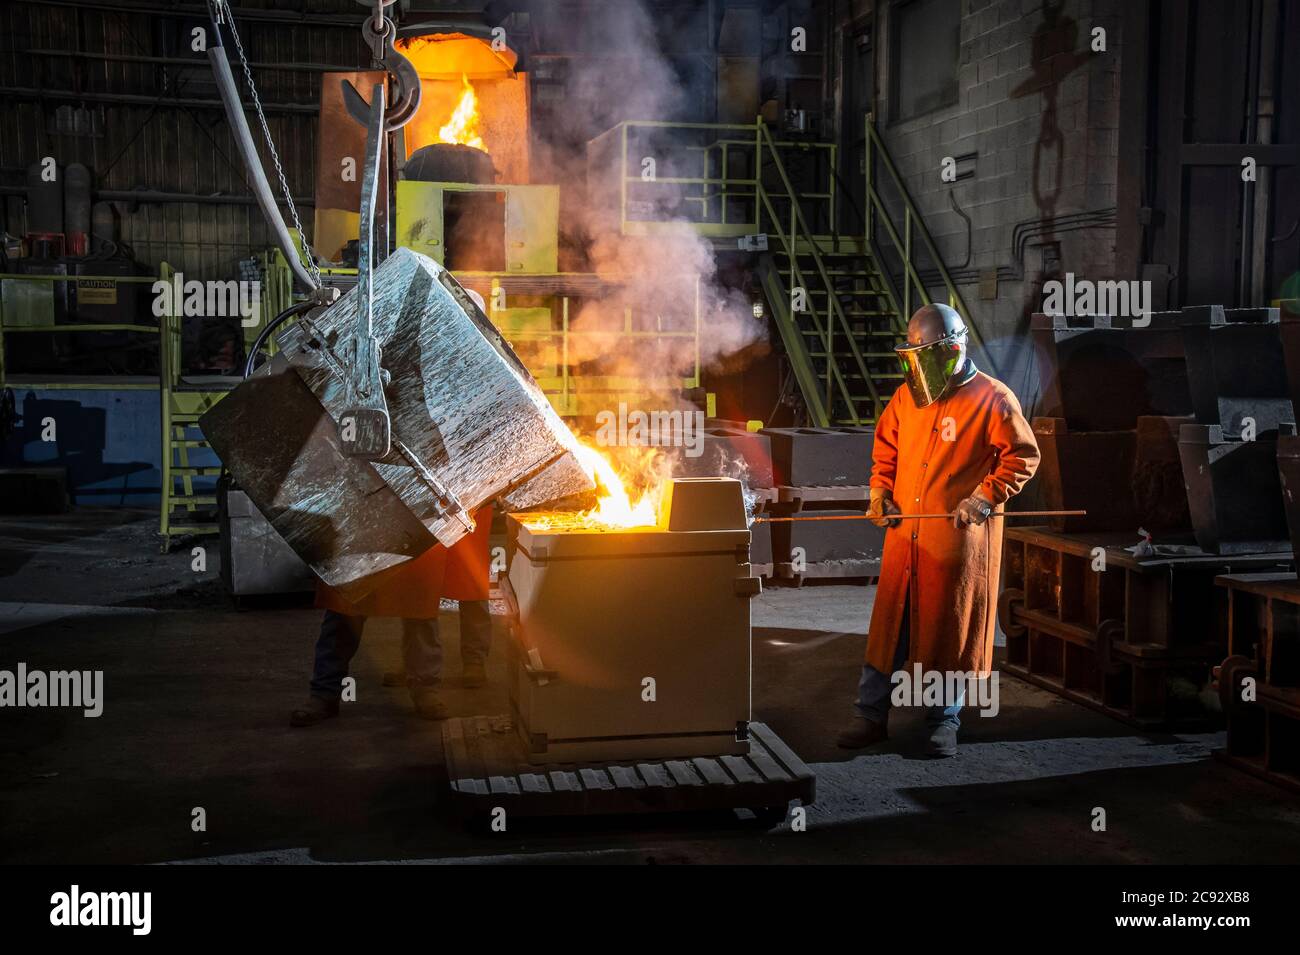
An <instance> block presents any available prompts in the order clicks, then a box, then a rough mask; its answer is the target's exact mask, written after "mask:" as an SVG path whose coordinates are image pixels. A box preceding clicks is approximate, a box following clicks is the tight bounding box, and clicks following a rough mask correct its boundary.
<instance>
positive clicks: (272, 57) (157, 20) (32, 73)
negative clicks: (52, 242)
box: [0, 0, 370, 278]
mask: <svg viewBox="0 0 1300 955" xmlns="http://www.w3.org/2000/svg"><path fill="white" fill-rule="evenodd" d="M235 8H236V24H237V26H238V29H239V34H240V37H241V39H242V40H243V44H244V49H245V51H246V53H247V55H248V58H249V60H250V62H251V63H252V64H253V76H254V79H255V80H256V82H257V88H258V91H259V93H260V95H261V98H262V100H263V103H264V105H265V107H266V114H267V122H268V125H269V127H270V130H271V135H272V138H273V139H274V141H275V144H276V147H277V149H278V150H279V152H280V156H281V160H282V163H283V168H284V173H285V177H286V179H287V181H288V183H289V188H290V190H291V191H292V194H293V196H294V197H295V199H297V198H299V197H303V198H306V199H307V200H308V201H307V203H304V204H300V206H299V212H300V215H301V216H302V220H303V225H304V227H305V228H306V229H307V230H308V231H310V229H311V213H312V208H311V205H310V197H311V195H312V189H313V182H314V178H315V170H314V166H315V156H316V117H317V105H318V101H319V94H320V76H319V72H318V69H319V68H323V67H330V68H336V69H354V68H356V67H364V66H367V65H368V64H369V60H370V57H369V51H368V50H367V49H366V48H365V46H364V45H363V43H362V40H361V32H360V25H361V23H362V21H363V19H364V17H365V16H366V11H365V9H364V8H362V7H361V6H360V5H358V4H356V3H355V2H353V0H293V2H276V0H249V2H240V3H237V4H235ZM304 16H311V17H312V18H313V22H312V23H310V24H307V23H304V22H303V18H304ZM207 23H208V19H207V14H206V11H205V8H204V6H203V4H201V3H180V4H165V5H164V4H161V3H160V4H156V5H153V6H149V5H146V4H143V3H139V2H136V0H120V2H107V3H94V4H92V3H82V2H78V0H23V2H21V3H17V2H9V0H5V2H3V3H0V191H2V194H3V200H4V201H3V205H2V206H0V209H3V218H2V219H0V225H2V226H3V227H4V228H5V229H6V231H8V232H10V233H13V234H21V233H22V232H23V231H24V228H25V222H24V219H25V210H24V206H25V203H24V201H23V199H22V196H21V194H22V191H23V186H24V183H25V178H26V169H27V167H28V165H29V164H31V163H33V162H37V161H39V160H41V159H42V158H43V157H46V156H53V157H54V158H55V160H56V161H57V162H58V163H59V164H60V165H61V166H62V165H66V164H68V163H73V162H79V163H83V164H84V165H86V166H87V167H88V168H89V169H90V170H91V172H92V175H93V179H94V186H95V189H96V191H97V198H101V197H102V196H100V195H98V193H102V192H104V191H108V192H110V193H114V192H127V191H131V190H141V191H146V192H154V193H159V192H161V193H167V194H170V195H169V196H168V197H167V198H166V199H165V200H164V199H162V198H161V197H155V198H152V199H150V200H149V201H142V202H134V201H129V200H128V199H126V198H125V197H123V198H122V199H117V200H115V201H114V206H115V207H116V209H117V213H118V216H119V219H120V238H121V239H122V240H123V241H125V242H126V243H127V244H128V245H129V246H130V247H131V249H132V250H133V251H134V253H135V256H136V257H137V258H138V259H139V260H140V261H141V262H144V263H146V264H148V265H151V266H154V267H156V266H157V265H158V263H159V262H160V261H163V260H166V261H168V262H170V263H171V264H172V265H174V266H175V267H177V268H179V269H181V270H183V271H185V272H186V273H188V274H189V275H191V276H192V277H195V278H222V277H226V276H233V275H234V274H235V268H236V265H235V263H236V261H237V260H238V259H239V258H242V257H246V256H247V255H249V254H250V252H253V251H256V250H259V249H263V248H266V247H267V246H268V245H269V244H270V237H269V235H268V232H267V229H266V227H265V225H264V224H263V222H262V217H261V214H260V213H259V212H258V210H257V208H256V206H255V205H253V204H252V201H251V194H250V191H249V189H248V187H247V185H246V184H245V181H244V173H243V169H242V166H241V164H240V162H239V157H238V154H237V152H236V150H235V146H234V143H233V141H232V138H231V134H230V131H229V128H228V126H227V123H226V119H225V116H224V114H223V112H222V110H221V105H220V102H219V100H218V96H217V92H216V87H215V85H214V83H213V80H212V75H211V69H210V67H209V66H208V63H207V59H206V56H205V54H203V53H201V52H196V51H194V50H193V49H192V47H191V41H192V30H193V29H195V28H197V27H204V26H206V25H207ZM232 57H233V50H232ZM232 68H233V69H234V72H235V75H236V78H240V72H241V71H240V69H239V65H238V62H237V61H234V60H233V59H232ZM242 92H243V94H244V98H245V102H246V103H248V102H249V99H248V96H247V90H246V89H245V90H243V91H242ZM250 125H252V127H253V130H254V134H255V136H258V130H257V123H256V118H255V117H254V116H252V115H250ZM259 138H260V137H259ZM263 160H264V162H266V167H267V170H268V174H269V175H271V176H272V185H273V188H275V182H274V168H273V166H272V165H271V164H270V162H269V154H268V153H267V152H266V151H265V150H263ZM277 191H278V190H277ZM287 219H288V216H287V215H286V220H287Z"/></svg>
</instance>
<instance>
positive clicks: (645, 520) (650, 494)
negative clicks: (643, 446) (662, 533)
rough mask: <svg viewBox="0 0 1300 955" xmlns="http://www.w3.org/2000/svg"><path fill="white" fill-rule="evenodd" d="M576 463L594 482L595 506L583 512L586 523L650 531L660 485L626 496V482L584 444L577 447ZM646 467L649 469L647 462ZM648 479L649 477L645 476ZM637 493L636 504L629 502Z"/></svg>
mask: <svg viewBox="0 0 1300 955" xmlns="http://www.w3.org/2000/svg"><path fill="white" fill-rule="evenodd" d="M577 456H578V463H579V464H580V465H582V469H583V470H584V471H586V472H587V475H588V476H589V477H590V478H591V479H592V480H593V481H594V482H596V506H595V507H594V508H592V509H591V510H588V511H583V513H582V515H581V517H582V520H583V521H584V522H585V523H588V524H600V525H604V526H606V527H622V528H626V527H653V526H654V525H655V524H656V523H657V521H658V519H659V494H658V491H659V489H660V488H661V487H662V485H661V484H660V483H659V482H658V481H654V482H652V483H651V484H650V486H648V487H644V488H642V489H641V490H640V491H638V492H629V490H628V488H627V483H628V482H627V481H625V479H624V476H623V475H620V474H619V472H618V469H617V468H615V466H614V463H613V462H612V461H611V460H610V459H609V458H608V457H606V456H605V454H604V453H603V452H601V451H599V450H597V449H596V448H593V447H591V446H590V445H587V444H579V445H578V452H577ZM645 464H646V465H647V471H648V465H649V461H646V462H645ZM644 477H645V478H648V477H649V475H648V474H647V475H645V476H644ZM633 493H637V495H638V496H637V498H636V501H635V502H634V501H633V500H632V495H633Z"/></svg>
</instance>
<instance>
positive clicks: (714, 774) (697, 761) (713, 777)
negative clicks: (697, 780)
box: [691, 756, 736, 786]
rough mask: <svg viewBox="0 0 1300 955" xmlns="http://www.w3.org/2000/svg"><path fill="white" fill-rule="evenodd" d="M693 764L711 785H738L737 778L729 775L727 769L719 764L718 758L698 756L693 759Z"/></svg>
mask: <svg viewBox="0 0 1300 955" xmlns="http://www.w3.org/2000/svg"><path fill="white" fill-rule="evenodd" d="M691 764H692V765H694V767H695V769H696V770H697V771H698V772H699V774H700V775H701V776H703V777H704V781H705V782H706V783H708V784H709V785H710V786H734V785H736V783H735V780H733V779H732V778H731V777H730V776H728V775H727V772H726V770H724V769H723V768H722V767H721V766H720V765H718V761H717V760H716V759H706V758H705V757H703V756H696V757H695V758H694V759H692V760H691Z"/></svg>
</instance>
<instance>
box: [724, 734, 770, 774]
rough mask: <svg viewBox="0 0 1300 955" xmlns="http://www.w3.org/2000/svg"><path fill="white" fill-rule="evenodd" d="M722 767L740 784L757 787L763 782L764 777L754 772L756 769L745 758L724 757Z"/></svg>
mask: <svg viewBox="0 0 1300 955" xmlns="http://www.w3.org/2000/svg"><path fill="white" fill-rule="evenodd" d="M750 725H751V726H752V725H753V724H752V723H751V724H750ZM722 765H723V766H725V767H726V768H727V771H728V772H730V773H731V775H732V776H734V777H735V779H736V782H738V783H744V784H747V785H748V784H751V783H752V784H756V785H757V784H761V783H762V782H763V777H762V776H760V775H759V774H758V773H756V772H755V771H754V767H753V766H751V765H749V762H748V761H747V760H746V759H745V758H744V757H743V756H723V757H722Z"/></svg>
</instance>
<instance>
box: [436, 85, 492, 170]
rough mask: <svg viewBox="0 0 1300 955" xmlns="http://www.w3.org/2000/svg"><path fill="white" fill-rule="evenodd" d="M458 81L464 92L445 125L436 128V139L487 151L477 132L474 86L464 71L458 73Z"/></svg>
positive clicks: (476, 102) (477, 114)
mask: <svg viewBox="0 0 1300 955" xmlns="http://www.w3.org/2000/svg"><path fill="white" fill-rule="evenodd" d="M460 82H461V86H462V87H463V89H464V92H463V93H462V94H461V97H460V102H459V103H457V104H456V109H455V110H453V111H452V114H451V119H449V120H447V125H446V126H443V127H442V128H440V129H439V130H438V141H439V142H443V143H456V144H458V145H461V146H472V147H473V148H474V149H481V150H483V152H487V146H485V145H484V144H483V139H482V137H481V136H479V133H478V121H479V111H478V97H477V96H475V95H474V87H472V86H470V83H469V77H468V76H466V75H465V74H464V73H462V74H461V75H460Z"/></svg>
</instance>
